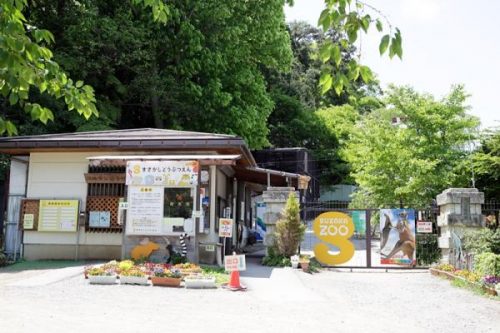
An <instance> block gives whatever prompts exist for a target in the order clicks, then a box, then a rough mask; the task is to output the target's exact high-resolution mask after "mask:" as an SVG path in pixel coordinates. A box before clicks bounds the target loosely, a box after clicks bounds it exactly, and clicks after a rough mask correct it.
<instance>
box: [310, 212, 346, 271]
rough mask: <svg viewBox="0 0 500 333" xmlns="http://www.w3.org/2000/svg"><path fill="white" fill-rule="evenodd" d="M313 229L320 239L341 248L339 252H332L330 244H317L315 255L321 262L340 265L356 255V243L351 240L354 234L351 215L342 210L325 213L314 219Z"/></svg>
mask: <svg viewBox="0 0 500 333" xmlns="http://www.w3.org/2000/svg"><path fill="white" fill-rule="evenodd" d="M313 231H314V234H315V235H316V237H318V238H319V239H320V240H322V241H323V242H326V243H329V244H331V245H334V246H336V247H337V248H338V249H339V250H340V251H339V253H337V254H330V253H329V251H330V249H329V247H328V245H326V244H325V243H318V244H316V246H314V255H315V256H316V259H317V260H318V261H319V262H321V263H323V264H325V265H339V264H343V263H345V262H347V261H349V260H350V259H351V258H352V257H353V256H354V251H355V248H354V244H353V243H351V242H350V241H349V238H351V236H352V235H353V234H354V223H352V219H351V217H350V216H349V215H347V214H344V213H340V212H328V213H323V214H321V215H319V216H318V217H317V218H316V219H315V220H314V223H313Z"/></svg>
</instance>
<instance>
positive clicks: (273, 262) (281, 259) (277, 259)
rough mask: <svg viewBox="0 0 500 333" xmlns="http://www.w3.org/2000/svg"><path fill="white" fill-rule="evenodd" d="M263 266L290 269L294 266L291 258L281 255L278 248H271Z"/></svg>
mask: <svg viewBox="0 0 500 333" xmlns="http://www.w3.org/2000/svg"><path fill="white" fill-rule="evenodd" d="M262 265H264V266H271V267H289V266H292V262H291V261H290V257H286V256H284V255H282V254H279V253H278V252H277V250H276V247H270V248H269V250H268V254H267V256H265V257H264V258H262Z"/></svg>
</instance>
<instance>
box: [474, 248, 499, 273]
mask: <svg viewBox="0 0 500 333" xmlns="http://www.w3.org/2000/svg"><path fill="white" fill-rule="evenodd" d="M474 271H475V272H477V273H479V274H481V275H482V276H484V275H494V276H500V255H499V254H495V253H491V252H485V253H481V254H478V255H476V256H474Z"/></svg>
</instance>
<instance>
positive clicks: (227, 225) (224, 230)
mask: <svg viewBox="0 0 500 333" xmlns="http://www.w3.org/2000/svg"><path fill="white" fill-rule="evenodd" d="M232 236H233V220H232V219H219V237H232Z"/></svg>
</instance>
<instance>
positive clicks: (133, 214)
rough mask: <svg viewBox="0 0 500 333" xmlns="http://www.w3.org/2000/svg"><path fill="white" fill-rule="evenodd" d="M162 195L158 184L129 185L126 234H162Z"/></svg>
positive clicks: (162, 192)
mask: <svg viewBox="0 0 500 333" xmlns="http://www.w3.org/2000/svg"><path fill="white" fill-rule="evenodd" d="M163 196H164V190H163V187H160V186H129V187H128V200H127V202H128V203H129V208H128V210H127V227H126V234H127V235H146V236H147V235H151V236H154V235H162V234H163Z"/></svg>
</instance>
